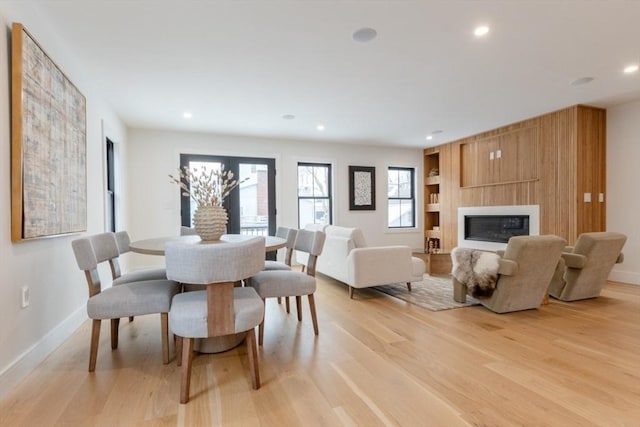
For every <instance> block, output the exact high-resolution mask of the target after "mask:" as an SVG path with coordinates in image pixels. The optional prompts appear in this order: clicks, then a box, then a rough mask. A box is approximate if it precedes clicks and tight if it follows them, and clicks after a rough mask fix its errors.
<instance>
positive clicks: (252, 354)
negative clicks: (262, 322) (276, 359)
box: [246, 329, 260, 390]
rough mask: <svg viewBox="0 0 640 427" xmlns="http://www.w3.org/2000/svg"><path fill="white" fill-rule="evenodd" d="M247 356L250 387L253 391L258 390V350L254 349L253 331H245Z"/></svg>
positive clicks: (254, 335)
mask: <svg viewBox="0 0 640 427" xmlns="http://www.w3.org/2000/svg"><path fill="white" fill-rule="evenodd" d="M246 341H247V354H248V355H249V370H250V371H251V385H252V386H253V389H254V390H257V389H259V388H260V366H259V364H258V350H257V348H256V333H255V331H254V330H253V329H250V330H248V331H247V339H246Z"/></svg>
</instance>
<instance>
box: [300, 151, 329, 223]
mask: <svg viewBox="0 0 640 427" xmlns="http://www.w3.org/2000/svg"><path fill="white" fill-rule="evenodd" d="M331 208H332V195H331V165H330V164H325V163H298V228H304V227H305V226H306V225H307V224H322V225H327V224H331V223H332V217H331V210H332V209H331Z"/></svg>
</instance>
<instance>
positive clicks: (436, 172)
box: [429, 168, 440, 176]
mask: <svg viewBox="0 0 640 427" xmlns="http://www.w3.org/2000/svg"><path fill="white" fill-rule="evenodd" d="M439 174H440V171H439V170H438V168H431V170H430V171H429V176H438V175H439Z"/></svg>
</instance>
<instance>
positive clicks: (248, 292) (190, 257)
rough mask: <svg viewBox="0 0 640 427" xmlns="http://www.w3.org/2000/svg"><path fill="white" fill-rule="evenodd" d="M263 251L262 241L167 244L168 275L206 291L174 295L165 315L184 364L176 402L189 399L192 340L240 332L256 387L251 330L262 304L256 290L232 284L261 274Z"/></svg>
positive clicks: (180, 362) (255, 356) (257, 377)
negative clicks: (204, 287) (203, 288)
mask: <svg viewBox="0 0 640 427" xmlns="http://www.w3.org/2000/svg"><path fill="white" fill-rule="evenodd" d="M264 253H265V239H264V237H255V238H252V239H249V240H246V241H243V242H238V243H211V244H199V245H198V244H188V243H180V242H173V243H168V244H167V246H166V248H165V257H166V264H167V277H169V278H171V279H172V280H176V281H179V282H182V283H186V284H195V285H206V287H207V289H206V290H204V291H193V292H184V293H181V294H178V295H176V296H175V297H174V298H173V302H172V305H171V311H170V312H169V324H170V328H171V331H172V332H173V333H174V334H175V335H176V351H177V352H178V355H177V357H178V366H182V380H181V386H180V403H187V402H188V401H189V389H190V383H191V366H192V361H193V348H194V339H195V338H208V337H219V336H225V335H231V334H239V333H244V334H245V335H246V343H247V353H248V355H249V368H250V370H251V382H252V385H253V388H254V389H258V388H260V371H259V367H258V353H257V349H256V341H255V340H256V338H255V332H254V328H255V327H256V326H258V324H259V323H260V322H261V321H262V318H263V317H264V303H263V302H262V300H261V299H260V297H259V296H258V294H257V293H256V291H255V289H253V288H250V287H236V286H235V283H236V282H238V281H240V280H244V279H246V278H248V277H251V276H253V275H254V274H256V273H258V272H259V271H262V269H263V268H264Z"/></svg>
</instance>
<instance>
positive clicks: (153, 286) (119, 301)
mask: <svg viewBox="0 0 640 427" xmlns="http://www.w3.org/2000/svg"><path fill="white" fill-rule="evenodd" d="M71 246H72V248H73V252H74V255H75V258H76V262H77V264H78V267H79V268H80V270H83V271H84V273H85V277H86V279H87V285H88V286H89V300H88V301H87V314H88V316H89V318H90V319H92V326H91V350H90V355H89V372H93V371H95V368H96V360H97V357H98V343H99V341H100V326H101V321H102V320H106V319H110V320H111V348H112V349H113V350H115V349H117V348H118V326H119V324H120V318H121V317H129V316H141V315H144V314H156V313H160V326H161V331H162V360H163V362H164V363H165V364H167V363H169V339H168V313H169V307H170V306H171V300H172V298H173V296H174V295H175V294H176V293H177V292H178V290H179V286H178V284H177V283H176V282H174V281H171V280H167V279H164V280H146V281H142V282H131V283H125V284H121V285H119V286H112V287H109V288H106V289H102V283H101V281H100V275H99V273H98V265H99V264H101V263H103V262H110V261H112V260H114V259H116V258H117V257H118V255H119V251H118V246H117V243H116V238H115V235H114V234H113V233H101V234H96V235H93V236H89V237H84V238H80V239H76V240H74V241H72V242H71Z"/></svg>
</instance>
